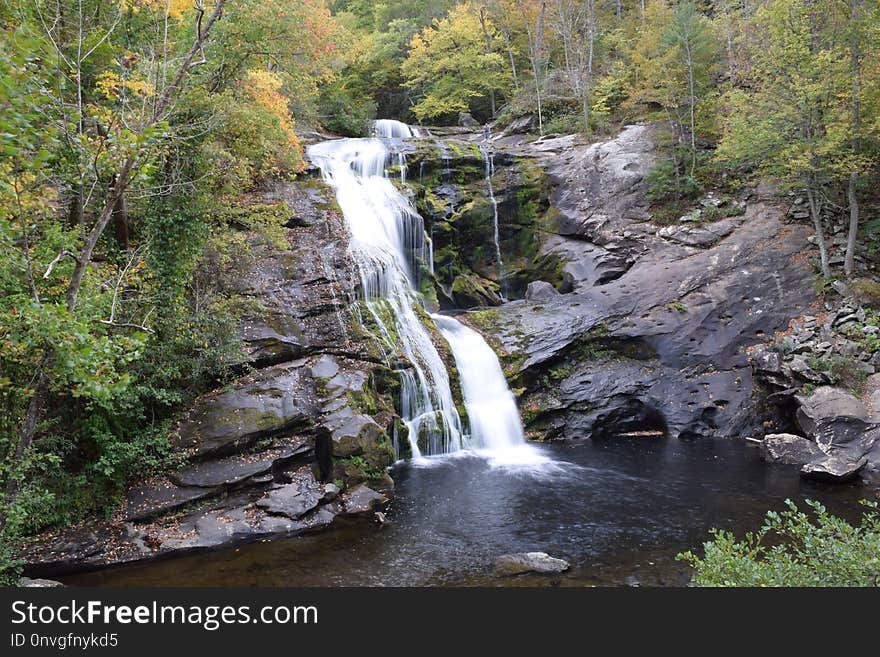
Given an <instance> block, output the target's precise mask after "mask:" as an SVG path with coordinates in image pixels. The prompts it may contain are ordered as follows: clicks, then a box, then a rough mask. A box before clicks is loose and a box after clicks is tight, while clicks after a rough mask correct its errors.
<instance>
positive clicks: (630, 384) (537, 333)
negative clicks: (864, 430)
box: [469, 125, 815, 439]
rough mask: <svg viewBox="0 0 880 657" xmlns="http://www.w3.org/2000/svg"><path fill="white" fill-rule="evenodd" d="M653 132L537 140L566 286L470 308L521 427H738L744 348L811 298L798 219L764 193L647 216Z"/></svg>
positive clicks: (746, 420)
mask: <svg viewBox="0 0 880 657" xmlns="http://www.w3.org/2000/svg"><path fill="white" fill-rule="evenodd" d="M653 139H654V137H653V131H652V128H651V127H650V126H641V125H636V126H630V127H627V128H626V129H625V130H624V131H623V132H622V133H621V134H620V135H619V136H618V137H617V138H615V139H613V140H610V141H608V142H603V143H601V144H594V145H578V143H577V142H576V141H574V142H573V141H572V139H571V138H568V137H567V138H561V139H558V140H553V139H547V140H543V141H542V142H541V144H540V145H539V148H540V151H541V155H540V156H539V161H540V162H541V163H542V164H543V165H544V166H545V167H546V170H547V171H548V174H549V175H550V177H551V179H552V180H553V181H554V183H555V184H556V185H557V186H556V188H555V191H553V192H552V194H551V197H550V198H551V202H552V203H553V204H554V206H553V207H554V208H555V209H556V210H557V212H558V219H557V223H556V226H555V228H554V229H553V230H549V228H548V233H547V239H546V240H545V241H544V243H543V246H542V251H543V252H544V253H553V254H556V255H558V256H559V257H560V258H562V259H563V261H564V262H565V264H564V266H563V272H564V273H565V275H566V276H567V277H568V285H569V287H570V289H571V291H570V292H569V293H566V294H561V295H558V296H555V297H553V296H547V297H546V298H542V299H540V301H538V300H532V299H527V300H523V301H515V302H512V303H508V304H505V305H504V306H502V307H501V308H499V309H498V311H481V312H478V313H473V314H471V315H469V317H470V318H471V321H472V323H473V324H474V325H475V326H478V327H479V328H481V329H482V330H484V332H489V333H493V332H494V334H495V335H496V337H497V343H496V346H497V348H498V350H499V352H500V353H502V354H503V356H504V362H505V369H506V372H507V374H508V377H509V378H510V379H511V380H512V382H513V384H512V385H513V387H515V388H519V389H521V390H522V395H521V399H520V403H521V409H523V411H524V415H525V419H526V428H527V430H528V432H529V434H530V436H532V437H533V438H541V439H560V438H565V439H579V438H603V437H611V436H614V435H619V434H621V433H626V432H631V431H655V432H659V433H662V434H666V435H669V436H673V437H678V438H703V437H710V436H714V437H732V436H740V435H743V434H745V435H749V434H750V433H751V431H752V430H753V428H754V425H755V423H756V419H755V417H756V416H755V410H754V400H753V398H752V393H753V389H754V387H753V379H752V370H751V366H750V363H749V355H748V350H749V349H750V348H751V347H753V346H754V345H756V344H758V343H761V342H762V341H763V340H764V339H765V336H766V335H770V334H772V333H773V332H774V331H777V330H781V329H782V328H784V327H785V326H787V324H788V321H789V319H790V317H791V316H793V315H794V314H797V313H798V312H801V311H802V309H803V308H805V307H807V306H809V305H810V303H812V302H813V301H814V300H815V293H814V290H813V288H812V283H811V269H810V265H809V257H810V256H811V254H812V246H811V245H810V244H809V243H808V241H807V236H808V230H807V228H806V227H804V226H802V225H795V224H789V223H786V221H785V214H784V212H782V211H781V210H780V209H779V208H777V207H776V206H775V205H774V204H773V203H772V202H770V201H762V200H760V199H753V201H752V202H750V203H749V204H748V205H747V206H745V207H744V209H743V208H740V209H735V208H732V209H731V213H732V214H733V215H734V216H730V217H725V218H723V219H720V220H718V221H714V222H710V221H705V220H701V221H700V222H699V223H695V222H694V220H693V217H694V216H695V215H694V216H688V217H684V218H683V219H687V221H682V222H681V223H680V224H679V225H673V226H662V225H657V224H655V223H653V222H652V221H651V214H650V212H649V206H648V201H647V199H646V192H647V187H646V183H645V175H646V173H647V172H648V171H649V170H650V167H651V166H652V163H653V161H654V158H655V155H654V146H653ZM715 202H719V201H712V202H711V203H709V201H707V204H712V203H715ZM728 203H733V202H732V201H731V202H728ZM737 212H739V214H738V215H737V214H735V213H737ZM550 228H552V227H550ZM490 312H491V314H490Z"/></svg>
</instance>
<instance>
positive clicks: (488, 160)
mask: <svg viewBox="0 0 880 657" xmlns="http://www.w3.org/2000/svg"><path fill="white" fill-rule="evenodd" d="M480 152H481V153H482V154H483V162H484V163H485V165H486V188H487V190H488V193H489V201H490V202H491V203H492V228H493V241H494V243H495V262H496V263H497V267H498V286H499V288H500V291H501V298H502V299H504V298H505V294H504V262H503V260H502V259H501V238H500V236H499V231H498V200H497V199H496V198H495V190H494V189H493V188H492V176H494V175H495V155H494V154H493V153H491V152H490V151H489V148H488V147H485V148H483V147H481V148H480Z"/></svg>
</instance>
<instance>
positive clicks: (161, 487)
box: [125, 484, 219, 521]
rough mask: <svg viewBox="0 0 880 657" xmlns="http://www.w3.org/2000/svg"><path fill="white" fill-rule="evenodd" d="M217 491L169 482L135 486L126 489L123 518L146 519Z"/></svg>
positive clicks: (215, 489)
mask: <svg viewBox="0 0 880 657" xmlns="http://www.w3.org/2000/svg"><path fill="white" fill-rule="evenodd" d="M218 491H219V489H217V488H199V487H194V486H191V487H187V486H174V485H171V484H157V485H142V486H136V487H135V488H132V489H130V490H129V491H128V495H127V498H126V509H125V518H126V520H133V521H142V520H148V519H150V518H154V517H156V516H158V515H161V514H163V513H167V512H168V511H173V510H174V509H179V508H180V507H182V506H183V505H185V504H189V503H190V502H194V501H196V500H200V499H204V498H206V497H210V496H212V495H214V494H216V493H217V492H218Z"/></svg>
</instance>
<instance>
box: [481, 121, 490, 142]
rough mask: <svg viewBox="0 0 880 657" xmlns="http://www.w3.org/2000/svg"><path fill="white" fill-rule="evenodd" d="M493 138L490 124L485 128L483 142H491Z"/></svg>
mask: <svg viewBox="0 0 880 657" xmlns="http://www.w3.org/2000/svg"><path fill="white" fill-rule="evenodd" d="M491 137H492V129H491V128H490V127H489V124H488V123H487V124H486V125H484V126H483V141H489V139H490V138H491Z"/></svg>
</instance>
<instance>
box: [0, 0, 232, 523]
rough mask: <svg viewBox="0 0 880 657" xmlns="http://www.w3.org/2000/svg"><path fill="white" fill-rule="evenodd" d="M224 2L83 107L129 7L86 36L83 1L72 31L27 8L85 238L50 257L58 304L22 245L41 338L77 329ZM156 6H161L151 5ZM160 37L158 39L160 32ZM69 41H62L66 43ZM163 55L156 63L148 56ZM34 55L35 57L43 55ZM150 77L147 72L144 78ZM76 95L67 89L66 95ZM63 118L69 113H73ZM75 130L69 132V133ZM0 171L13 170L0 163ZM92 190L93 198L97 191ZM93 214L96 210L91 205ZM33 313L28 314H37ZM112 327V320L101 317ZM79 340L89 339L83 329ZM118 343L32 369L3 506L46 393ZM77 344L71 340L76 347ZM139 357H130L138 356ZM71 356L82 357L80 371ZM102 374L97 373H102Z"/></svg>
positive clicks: (122, 67) (58, 7)
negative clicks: (128, 204) (40, 289)
mask: <svg viewBox="0 0 880 657" xmlns="http://www.w3.org/2000/svg"><path fill="white" fill-rule="evenodd" d="M225 3H226V0H216V2H215V3H214V6H213V7H212V8H211V9H210V11H209V10H206V8H205V7H204V6H203V5H202V3H201V2H198V3H197V4H196V7H195V9H193V10H191V14H192V29H193V32H192V37H191V39H190V40H189V45H188V47H187V46H183V47H181V48H179V49H174V48H172V47H171V44H169V42H168V41H167V38H163V39H161V40H160V41H159V42H158V43H156V42H154V43H152V44H151V50H150V51H147V53H148V56H146V57H144V61H145V62H146V63H141V64H140V65H137V62H138V61H139V59H140V58H139V57H138V56H137V55H136V54H135V53H131V54H127V55H125V56H124V58H123V59H122V60H120V61H119V62H118V69H116V70H109V71H106V73H105V74H104V75H102V76H97V77H96V86H97V89H98V92H99V94H100V95H103V96H104V98H106V99H107V101H108V104H107V105H104V106H100V105H93V106H92V107H88V106H87V103H86V100H87V96H86V90H85V85H84V82H85V71H84V65H85V63H86V62H87V61H88V57H90V56H91V55H92V54H93V53H96V52H98V49H99V48H100V46H101V45H102V44H104V43H105V42H107V40H108V39H109V37H110V35H111V34H112V33H113V32H114V30H115V29H116V28H117V26H118V25H119V23H120V21H121V20H123V18H124V15H125V14H127V15H128V17H129V18H130V17H131V10H132V8H131V7H128V6H127V5H126V4H125V3H122V4H120V5H119V6H118V8H117V13H115V14H113V15H112V16H111V17H110V19H109V25H108V26H107V27H106V28H105V29H103V30H98V31H97V32H96V34H92V35H87V34H86V32H85V30H84V29H83V26H84V24H85V22H86V19H87V17H88V16H89V15H91V14H87V13H86V12H85V11H84V9H85V8H84V3H82V2H79V3H77V4H76V7H74V8H73V9H72V11H70V12H69V13H67V14H66V16H68V17H69V16H70V15H73V16H74V25H75V27H76V29H75V30H73V31H71V32H68V31H67V29H66V28H67V27H69V26H68V25H67V22H66V20H65V19H64V17H63V16H64V15H65V14H62V12H63V11H66V10H67V9H69V8H68V7H64V6H63V5H62V4H60V3H59V4H54V3H53V5H54V6H53V7H50V8H47V7H45V6H43V5H42V4H41V3H36V4H35V5H34V7H33V10H34V11H35V12H37V14H38V17H39V23H38V24H40V25H42V27H43V29H44V34H43V37H44V38H45V39H46V41H40V42H37V43H38V44H40V45H42V44H46V45H49V44H51V45H50V47H51V49H50V50H48V52H43V53H40V55H41V56H43V57H46V59H47V60H48V61H50V62H52V65H54V66H55V67H56V71H57V75H58V76H60V79H59V82H58V85H57V87H55V86H53V87H48V86H47V87H44V88H43V89H42V90H43V91H46V92H48V93H50V94H53V95H51V96H50V97H49V98H50V100H49V101H48V102H49V103H50V104H51V105H52V106H53V114H54V115H55V116H56V117H57V118H58V119H60V120H61V121H62V132H63V133H64V135H65V136H64V140H65V142H66V143H68V144H72V147H71V150H73V151H74V152H75V157H74V161H76V162H77V163H78V166H79V168H78V173H77V176H78V181H79V185H77V186H76V187H75V189H76V195H77V198H78V199H82V200H79V201H78V202H77V204H75V206H76V207H77V222H78V224H79V226H80V227H81V230H82V240H81V242H79V243H78V244H77V245H76V248H75V250H68V249H65V250H63V251H61V253H59V255H58V257H57V260H53V261H52V263H51V264H50V266H49V268H47V270H46V274H44V276H46V275H50V274H51V273H52V270H53V269H54V268H55V264H57V262H58V261H60V260H61V259H62V258H66V257H69V258H71V259H72V260H73V269H72V271H71V272H70V277H69V280H68V281H67V283H66V284H65V285H64V286H63V288H64V293H63V302H62V303H57V304H44V303H43V302H42V301H41V300H40V298H39V296H38V295H37V294H36V291H35V286H34V285H33V282H34V272H33V267H32V265H31V261H30V251H31V247H30V246H29V244H28V243H27V240H25V243H24V251H25V253H26V256H25V261H26V262H27V263H28V268H29V272H28V278H29V280H30V281H31V286H30V287H31V288H32V289H31V293H32V294H33V295H34V299H33V301H34V303H35V305H36V307H37V308H40V309H42V312H40V313H37V312H35V313H34V317H39V316H41V317H42V322H43V325H42V327H40V330H41V331H42V332H43V334H44V335H45V332H46V331H47V330H49V329H51V328H52V326H53V324H55V323H58V324H59V325H58V327H57V328H58V331H57V333H58V334H59V335H61V336H63V335H64V333H65V329H64V327H65V325H66V326H67V330H71V331H73V330H76V328H78V329H79V331H80V332H82V328H81V326H80V327H75V325H76V324H77V323H78V322H77V320H76V319H75V313H76V311H77V305H78V301H79V299H80V293H81V291H82V289H83V283H84V280H85V276H86V273H87V271H88V270H89V269H90V266H91V263H92V257H93V254H94V252H95V248H96V247H97V245H98V241H99V240H100V239H101V237H102V235H103V234H104V232H105V230H106V228H107V225H108V224H109V222H110V220H111V218H112V217H113V214H114V211H116V210H117V208H119V204H120V202H121V200H122V199H123V197H124V194H125V192H126V190H127V189H128V187H129V185H130V184H131V183H132V181H133V180H134V179H135V178H138V177H143V176H145V175H146V174H147V173H148V171H149V168H150V166H151V157H152V155H153V154H154V153H155V146H156V142H157V140H158V139H159V138H160V137H161V136H162V134H163V132H164V131H165V130H166V129H167V120H168V117H169V115H170V113H171V111H172V110H173V106H174V102H175V100H176V99H177V98H178V97H179V95H180V94H181V92H182V90H183V89H184V86H185V83H186V81H187V77H188V74H189V73H190V71H191V69H192V68H193V67H195V66H197V65H198V64H199V63H201V62H202V61H203V55H204V47H205V45H206V43H207V40H208V37H209V35H210V33H211V29H212V28H213V26H214V25H215V23H216V22H217V20H218V19H219V18H220V16H221V14H222V12H223V7H224V5H225ZM156 6H158V7H159V9H158V10H157V9H156ZM175 7H176V5H172V4H170V3H165V2H162V3H155V5H154V3H147V4H146V7H145V9H146V10H147V11H151V10H156V11H158V16H159V17H160V19H159V20H160V21H161V22H162V23H165V24H167V23H168V21H170V20H172V18H173V17H172V14H171V11H172V9H174V8H175ZM49 9H51V10H52V11H55V12H58V13H56V17H57V18H58V20H55V21H52V22H48V23H47V22H46V21H45V20H44V18H45V16H44V13H43V12H44V11H48V10H49ZM160 34H162V33H161V32H160ZM68 37H69V38H70V39H71V41H65V39H66V38H68ZM155 53H160V54H159V55H158V56H156V57H152V55H153V54H155ZM40 55H38V56H40ZM71 70H72V71H73V79H72V80H69V79H67V76H68V73H67V71H71ZM147 73H148V74H147ZM70 92H72V93H70ZM68 113H72V117H71V116H69V114H68ZM71 126H72V130H71ZM33 149H34V145H33V144H31V143H28V142H24V143H23V144H22V145H21V154H22V155H25V154H27V153H28V152H29V151H32V150H33ZM6 155H9V156H11V157H12V158H13V162H12V164H11V166H12V167H15V166H16V165H15V163H14V161H15V159H16V158H18V159H19V160H20V159H21V157H20V156H18V155H17V152H16V151H12V152H10V153H7V154H6ZM85 155H88V156H89V158H90V160H91V162H90V165H91V168H92V169H94V170H95V171H96V174H95V177H94V180H93V183H92V187H91V190H89V191H88V193H85V191H86V190H85V189H84V185H83V184H82V183H83V182H84V180H85V177H84V174H83V167H82V166H81V165H82V164H83V157H84V156H85ZM4 166H10V165H9V164H6V165H4ZM95 191H98V192H99V193H93V192H95ZM92 199H94V200H95V202H94V208H92V204H93V201H92ZM18 207H19V212H20V213H21V216H19V217H18V220H19V221H22V222H24V224H27V223H28V222H30V221H32V219H31V217H30V216H27V215H28V214H29V213H28V208H27V207H26V206H24V205H22V204H19V205H18ZM37 308H34V310H36V309H37ZM106 321H107V322H109V323H110V324H112V323H113V320H112V319H111V320H106ZM84 333H85V336H91V334H90V333H89V332H88V331H85V332H84ZM124 342H125V341H124V340H123V341H117V342H115V343H114V341H113V340H108V339H105V340H103V341H102V340H100V339H98V340H95V344H94V346H93V348H91V349H90V348H89V346H88V344H86V345H85V346H84V349H85V350H84V351H83V352H77V351H74V352H73V353H75V354H77V357H76V359H74V358H72V356H71V354H69V353H67V352H68V347H69V346H72V345H71V341H70V340H68V341H67V344H65V343H61V344H56V345H49V346H47V348H46V349H45V351H44V353H43V354H42V356H41V357H40V359H39V362H38V363H37V364H36V368H35V372H36V373H35V375H34V377H33V379H32V387H31V388H30V391H29V393H28V394H29V401H28V402H27V404H26V407H25V409H24V411H23V416H22V420H21V425H20V428H19V431H18V438H17V440H16V442H15V447H14V449H13V450H12V452H13V453H12V465H11V467H12V468H13V472H12V473H11V474H9V475H8V476H7V477H6V495H5V498H6V499H5V504H6V506H7V507H9V506H11V505H13V504H14V503H15V501H16V498H17V495H18V491H19V486H20V483H21V480H20V475H19V474H18V473H16V472H14V468H15V467H16V466H17V465H18V464H20V463H21V462H22V461H23V460H24V458H25V456H26V454H27V453H28V451H29V450H30V447H31V444H32V443H33V440H34V436H35V434H36V433H37V430H38V427H39V425H40V423H41V421H42V419H43V417H44V414H45V411H46V404H47V401H48V396H49V393H50V388H52V387H53V385H54V386H57V385H58V384H59V383H63V380H64V378H65V376H73V377H80V376H85V373H86V371H87V370H88V368H90V367H94V366H95V360H96V359H97V360H98V362H101V360H103V359H107V358H108V357H109V356H110V352H112V351H114V350H115V349H117V348H119V347H121V346H123V344H124ZM74 344H75V342H74ZM134 353H136V352H134ZM77 359H80V360H82V367H84V368H85V369H82V370H80V369H79V367H80V366H78V365H76V363H77ZM98 369H99V370H100V369H101V368H98ZM104 374H105V375H107V376H106V377H105V381H104V383H105V384H107V385H110V386H112V385H113V379H114V378H115V377H113V376H112V375H110V372H109V371H107V368H106V364H105V370H104ZM7 519H8V518H7V515H6V514H4V515H3V516H2V517H0V534H2V533H3V531H4V530H5V527H6V523H7Z"/></svg>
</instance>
